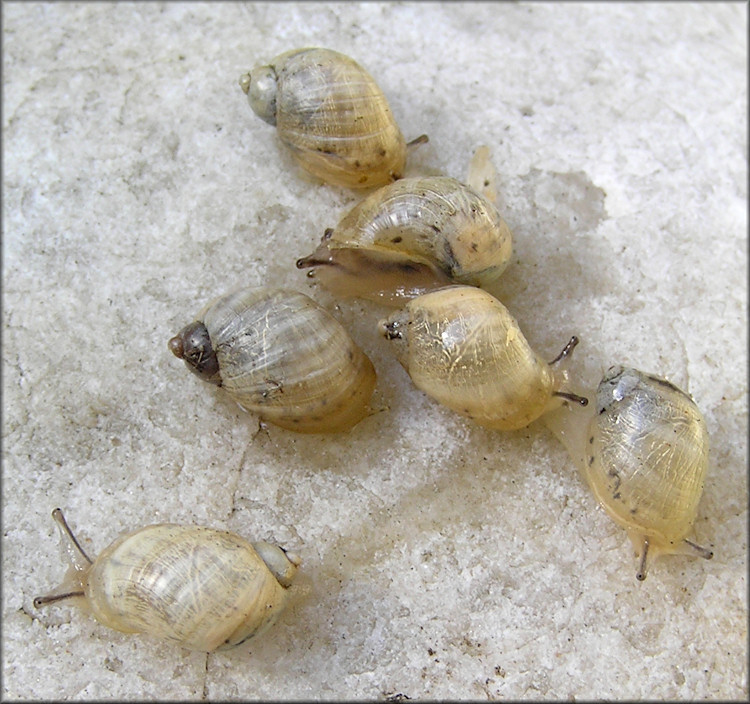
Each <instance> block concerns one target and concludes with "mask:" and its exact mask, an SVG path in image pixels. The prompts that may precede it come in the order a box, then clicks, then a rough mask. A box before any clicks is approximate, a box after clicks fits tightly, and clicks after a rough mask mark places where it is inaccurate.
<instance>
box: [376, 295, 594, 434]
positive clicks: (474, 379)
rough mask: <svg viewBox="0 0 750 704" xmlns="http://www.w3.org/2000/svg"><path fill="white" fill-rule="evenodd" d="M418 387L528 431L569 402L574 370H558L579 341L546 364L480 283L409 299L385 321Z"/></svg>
mask: <svg viewBox="0 0 750 704" xmlns="http://www.w3.org/2000/svg"><path fill="white" fill-rule="evenodd" d="M378 326H379V329H380V332H381V334H382V335H384V336H385V337H386V338H387V339H389V340H395V341H396V344H397V351H396V354H397V357H398V358H399V361H400V362H401V364H402V365H403V366H404V368H405V369H406V371H407V373H408V374H409V376H410V377H411V379H412V381H413V382H414V384H415V385H416V386H417V388H419V389H421V390H422V391H424V392H425V393H427V394H428V395H429V396H431V397H432V398H434V399H436V400H437V401H439V402H440V403H442V404H444V405H446V406H448V408H451V409H452V410H454V411H456V412H457V413H460V414H461V415H463V416H466V417H468V418H471V419H472V420H474V421H475V422H476V423H478V424H479V425H482V426H485V427H487V428H494V429H497V430H514V429H517V428H523V427H525V426H526V425H528V424H529V423H531V422H532V421H534V420H535V419H537V418H538V417H539V416H541V415H542V414H543V413H546V412H547V411H549V410H552V409H553V408H555V407H557V406H558V405H560V404H561V403H562V402H563V399H568V400H570V401H574V402H576V403H578V404H580V405H582V406H584V405H586V404H587V403H588V400H587V399H586V398H584V397H582V396H579V395H577V394H573V393H570V392H567V391H563V390H562V387H563V386H564V385H565V384H566V382H567V372H565V371H561V370H558V369H555V366H556V365H557V364H558V363H559V362H561V361H562V360H563V359H565V358H566V357H567V356H568V355H569V354H570V352H571V351H572V350H573V348H574V347H575V346H576V345H577V344H578V338H577V337H572V338H571V339H570V341H569V342H568V344H567V345H566V346H565V348H564V349H563V350H562V352H561V353H560V354H559V355H558V356H557V357H556V358H555V359H554V360H552V362H550V363H547V362H545V361H544V360H543V359H542V358H541V357H540V356H539V355H538V354H537V353H536V352H534V350H533V349H531V347H530V346H529V343H528V342H527V341H526V339H525V338H524V336H523V333H522V332H521V329H520V328H519V327H518V323H517V322H516V321H515V320H514V318H513V317H512V316H511V314H510V313H509V312H508V310H507V308H506V307H505V306H504V305H503V304H502V303H500V301H498V300H497V299H496V298H494V297H493V296H491V295H490V294H489V293H487V292H486V291H483V290H482V289H478V288H475V287H473V286H448V287H445V288H442V289H438V290H436V291H431V292H429V293H426V294H424V295H422V296H418V297H417V298H414V299H412V300H411V301H409V302H408V303H407V304H406V305H405V306H404V308H403V309H402V310H400V311H398V312H397V313H395V314H393V315H391V316H390V317H388V318H386V319H384V320H381V321H380V322H379V323H378Z"/></svg>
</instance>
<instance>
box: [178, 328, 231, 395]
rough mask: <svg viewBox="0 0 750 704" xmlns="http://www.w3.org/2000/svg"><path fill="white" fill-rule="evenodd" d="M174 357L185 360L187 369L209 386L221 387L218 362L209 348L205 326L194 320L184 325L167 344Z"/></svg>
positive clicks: (208, 338) (209, 342)
mask: <svg viewBox="0 0 750 704" xmlns="http://www.w3.org/2000/svg"><path fill="white" fill-rule="evenodd" d="M167 346H168V347H169V349H170V351H171V352H172V354H173V355H174V356H175V357H179V358H180V359H184V360H185V364H186V365H187V368H188V369H189V370H190V371H191V372H193V374H197V375H198V376H199V377H200V378H201V379H203V381H207V382H208V383H209V384H216V385H217V386H221V375H220V374H219V360H218V359H217V358H216V353H215V352H214V350H213V347H212V346H211V338H210V336H209V334H208V330H206V326H205V325H204V324H203V323H201V322H200V321H198V320H196V321H195V322H193V323H190V325H186V326H185V327H184V328H182V330H180V332H178V333H177V334H176V335H175V336H174V337H173V338H172V339H170V340H169V342H168V343H167Z"/></svg>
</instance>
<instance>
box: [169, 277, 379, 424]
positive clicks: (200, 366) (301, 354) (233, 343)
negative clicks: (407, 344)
mask: <svg viewBox="0 0 750 704" xmlns="http://www.w3.org/2000/svg"><path fill="white" fill-rule="evenodd" d="M168 346H169V349H170V350H171V351H172V352H173V354H174V355H175V356H177V357H179V358H181V359H184V360H185V364H186V365H187V366H188V369H190V370H191V371H192V372H194V373H195V374H197V375H198V376H199V377H201V378H202V379H203V380H204V381H207V382H209V383H212V384H216V385H217V386H220V387H222V388H223V389H224V390H226V392H227V393H228V394H229V395H230V396H231V397H232V398H233V399H234V400H235V401H237V403H238V404H239V405H240V406H241V407H242V408H243V409H244V410H247V411H250V412H253V413H257V414H258V415H259V416H260V417H261V418H262V419H263V420H266V421H268V422H270V423H274V424H276V425H278V426H281V427H282V428H286V429H288V430H296V431H298V432H301V433H325V432H331V433H332V432H339V431H343V430H347V429H349V428H351V427H352V426H353V425H355V424H356V423H358V422H359V421H360V420H361V419H362V418H364V417H365V416H366V415H368V414H369V412H370V409H369V406H368V402H369V400H370V397H371V396H372V392H373V389H374V387H375V370H374V368H373V366H372V362H370V360H369V358H368V357H367V356H366V355H365V354H364V352H362V350H361V349H360V348H359V347H357V345H356V344H355V343H354V341H353V340H352V339H351V337H350V336H349V334H348V333H347V331H346V330H345V329H344V327H343V326H342V325H341V323H339V322H338V321H337V320H336V319H335V318H334V317H333V316H332V315H331V314H330V313H328V312H327V311H326V310H324V309H323V308H321V307H320V306H319V305H318V304H317V303H315V301H313V300H312V299H311V298H309V297H308V296H305V295H304V294H302V293H298V292H297V291H289V290H284V289H278V288H265V287H253V288H244V289H240V290H237V291H233V292H231V293H228V294H225V295H224V296H220V297H219V298H217V299H215V300H213V301H212V302H210V303H209V304H207V305H206V306H205V308H204V309H203V310H202V311H201V312H200V313H199V315H198V317H197V319H196V320H195V321H194V322H192V323H190V324H189V325H187V326H185V327H184V328H183V329H182V330H181V331H180V332H179V333H178V334H177V335H175V336H174V337H173V338H172V339H170V340H169V343H168Z"/></svg>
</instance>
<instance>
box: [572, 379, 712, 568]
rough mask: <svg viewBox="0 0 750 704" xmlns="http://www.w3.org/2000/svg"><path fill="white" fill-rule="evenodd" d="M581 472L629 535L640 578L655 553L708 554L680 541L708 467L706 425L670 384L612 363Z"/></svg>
mask: <svg viewBox="0 0 750 704" xmlns="http://www.w3.org/2000/svg"><path fill="white" fill-rule="evenodd" d="M596 406H597V407H596V413H595V415H594V417H593V418H592V420H591V423H590V425H589V434H588V441H587V443H586V461H585V467H584V472H585V474H586V479H587V480H588V483H589V485H590V486H591V489H592V490H593V492H594V494H595V495H596V498H597V499H598V500H599V502H600V504H601V505H602V506H603V508H604V509H605V510H606V511H607V513H608V514H609V515H610V516H611V518H612V519H613V520H614V521H615V522H617V523H618V524H619V525H621V526H623V527H624V528H625V529H626V530H627V531H628V534H629V536H630V539H631V541H632V542H633V544H634V546H635V548H636V550H637V552H638V554H639V556H640V566H639V569H638V572H637V577H638V579H641V580H642V579H645V578H646V574H647V570H648V566H649V563H650V562H651V561H652V560H653V558H654V557H656V556H657V555H659V554H669V553H688V554H693V555H700V556H702V557H705V558H710V557H711V556H712V555H713V553H711V551H710V550H706V549H705V548H701V547H700V546H697V545H695V544H694V543H692V542H690V541H687V540H685V536H686V535H687V534H688V533H689V532H690V529H691V527H692V525H693V521H694V520H695V516H696V513H697V510H698V502H699V500H700V497H701V494H702V493H703V481H704V478H705V476H706V469H707V467H708V431H707V429H706V423H705V421H704V419H703V416H702V415H701V412H700V411H699V410H698V407H697V406H696V405H695V402H694V401H693V399H692V398H690V396H688V395H687V394H686V393H685V392H684V391H681V390H680V389H679V388H677V387H676V386H675V385H674V384H672V383H670V382H669V381H667V380H665V379H662V378H660V377H658V376H653V375H651V374H644V373H643V372H640V371H638V370H636V369H630V368H624V367H621V366H615V367H612V368H610V370H609V371H608V372H607V373H606V374H605V375H604V377H603V379H602V381H601V383H600V384H599V387H598V390H597V393H596Z"/></svg>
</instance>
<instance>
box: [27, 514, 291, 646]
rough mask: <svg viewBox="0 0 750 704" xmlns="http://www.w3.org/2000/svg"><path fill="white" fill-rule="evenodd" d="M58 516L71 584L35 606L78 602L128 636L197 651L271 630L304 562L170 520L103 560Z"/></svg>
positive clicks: (116, 546)
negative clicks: (146, 637)
mask: <svg viewBox="0 0 750 704" xmlns="http://www.w3.org/2000/svg"><path fill="white" fill-rule="evenodd" d="M52 517H53V518H54V519H55V521H56V522H57V524H58V527H59V528H60V534H61V536H62V539H63V541H64V543H65V547H66V549H67V553H68V555H69V558H70V561H71V568H70V569H69V570H68V574H67V575H66V579H65V581H64V582H63V583H62V584H61V585H60V586H59V587H58V588H57V589H56V590H55V591H54V592H53V593H51V594H49V595H47V596H39V597H37V598H36V599H34V606H35V607H36V608H39V607H40V606H42V605H44V604H50V603H53V602H58V601H63V600H67V599H70V600H73V601H74V602H75V603H77V604H78V605H80V606H83V607H84V608H87V609H88V610H90V611H91V613H92V614H93V616H94V618H96V620H97V621H99V622H100V623H102V624H104V625H105V626H108V627H109V628H113V629H115V630H117V631H122V632H123V633H145V634H149V635H152V636H156V637H158V638H164V639H167V640H170V641H174V642H176V643H178V644H179V645H181V646H183V647H185V648H188V649H190V650H200V651H205V652H211V651H213V650H225V649H228V648H233V647H235V646H237V645H240V643H244V642H245V641H246V640H248V639H250V638H252V637H254V636H256V635H259V634H260V633H262V632H264V631H265V630H266V629H268V628H269V627H270V626H271V625H272V624H273V623H274V622H275V621H276V619H277V618H278V616H279V614H280V613H281V611H282V610H283V608H284V605H285V602H286V598H287V590H288V587H289V586H290V585H291V583H292V579H293V578H294V574H295V572H296V570H297V567H298V565H299V564H300V559H299V557H297V556H296V555H293V554H291V553H287V552H286V551H285V550H283V549H282V548H280V547H278V546H276V545H272V544H270V543H265V542H258V543H249V542H248V541H246V540H245V539H244V538H241V537H240V536H238V535H235V534H233V533H229V532H226V531H220V530H214V529H212V528H205V527H202V526H181V525H173V524H169V523H162V524H157V525H151V526H146V527H145V528H140V529H138V530H135V531H132V532H130V533H127V534H125V535H122V536H120V537H119V538H118V539H116V540H115V541H114V542H113V543H112V544H111V545H110V546H109V547H108V548H106V549H105V550H104V551H103V552H102V553H101V554H100V555H99V556H98V557H97V558H96V559H95V560H91V559H90V558H89V557H88V555H86V553H85V552H84V551H83V549H82V548H81V546H80V544H79V543H78V540H76V537H75V535H74V534H73V532H72V531H71V530H70V528H69V527H68V524H67V522H66V521H65V517H64V516H63V513H62V511H61V510H60V509H59V508H56V509H55V510H54V511H53V512H52Z"/></svg>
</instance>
